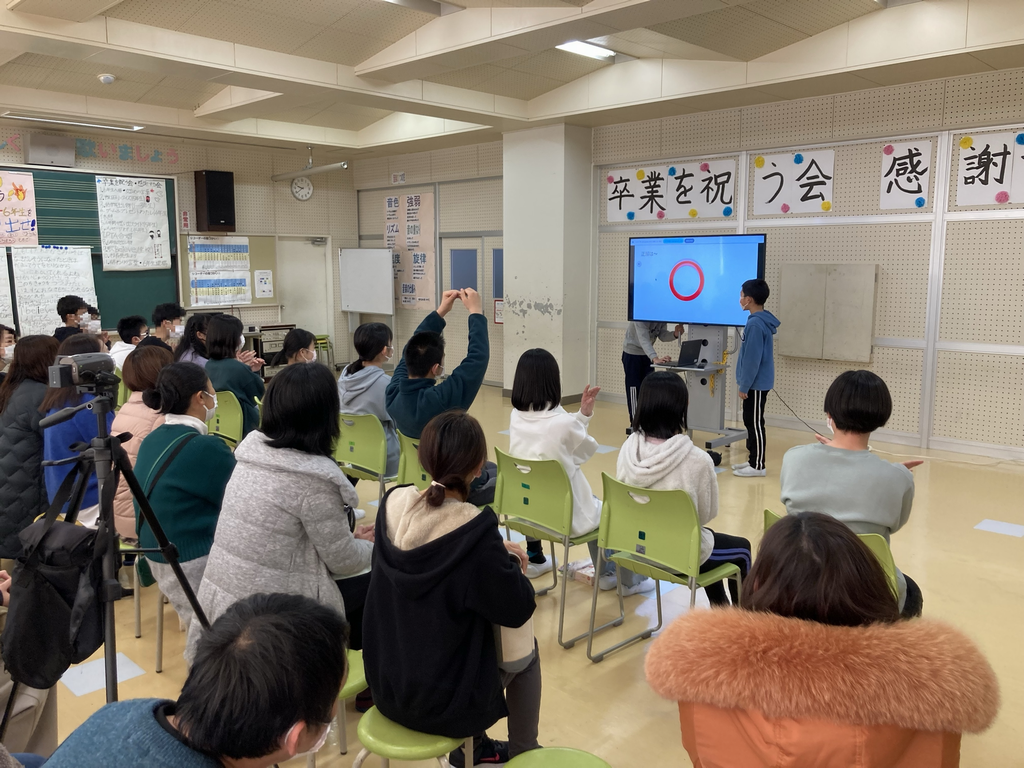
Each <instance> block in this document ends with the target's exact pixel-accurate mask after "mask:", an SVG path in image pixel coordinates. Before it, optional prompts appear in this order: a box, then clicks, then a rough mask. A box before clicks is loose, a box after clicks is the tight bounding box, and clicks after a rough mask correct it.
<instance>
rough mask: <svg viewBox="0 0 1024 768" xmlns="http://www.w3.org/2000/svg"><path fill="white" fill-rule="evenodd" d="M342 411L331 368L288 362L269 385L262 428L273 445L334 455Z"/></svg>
mask: <svg viewBox="0 0 1024 768" xmlns="http://www.w3.org/2000/svg"><path fill="white" fill-rule="evenodd" d="M211 325H212V324H211ZM340 413H341V399H340V397H339V396H338V383H337V381H335V379H334V374H333V373H331V370H330V368H328V367H327V366H326V365H289V366H288V367H287V368H285V369H284V370H283V371H281V372H280V373H278V374H277V375H276V376H274V378H273V379H271V380H270V384H269V385H268V386H267V392H266V395H265V396H264V398H263V423H262V425H261V426H260V430H261V431H262V432H263V434H265V435H266V436H267V437H269V438H270V441H269V442H268V443H267V444H268V445H269V446H270V447H272V448H294V449H295V450H297V451H305V452H306V453H312V454H313V455H315V456H333V455H334V445H335V443H337V442H338V437H339V435H340V434H341V425H340V424H339V423H338V416H339V414H340Z"/></svg>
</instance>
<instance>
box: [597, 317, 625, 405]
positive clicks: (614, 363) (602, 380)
mask: <svg viewBox="0 0 1024 768" xmlns="http://www.w3.org/2000/svg"><path fill="white" fill-rule="evenodd" d="M625 334H626V332H625V331H624V330H621V329H619V328H598V329H597V381H595V382H594V383H595V384H596V385H597V386H599V387H600V388H601V391H602V392H605V393H607V394H609V395H625V394H626V382H625V379H624V378H623V376H624V374H623V372H622V340H623V338H624V337H625Z"/></svg>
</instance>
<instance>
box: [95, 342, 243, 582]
mask: <svg viewBox="0 0 1024 768" xmlns="http://www.w3.org/2000/svg"><path fill="white" fill-rule="evenodd" d="M136 353H137V354H136ZM173 359H174V357H173V355H171V352H170V350H167V349H164V348H163V347H142V348H141V349H137V350H136V351H135V352H133V353H132V354H130V355H128V357H127V358H126V359H125V361H124V369H123V370H122V371H121V378H122V379H123V381H124V385H125V386H126V387H127V388H128V391H129V392H131V395H130V396H129V398H128V401H127V402H125V403H124V404H123V405H122V406H121V407H120V408H119V409H118V411H117V413H116V414H114V423H113V425H112V426H111V427H110V432H111V434H114V435H120V434H122V433H123V432H128V433H130V434H131V436H132V439H131V440H129V441H128V442H126V443H122V444H121V445H122V446H124V449H125V451H126V452H127V454H128V458H129V459H131V462H132V466H133V467H134V466H135V461H136V459H137V458H138V455H139V446H141V445H142V441H143V440H144V439H145V438H146V435H148V434H149V433H150V432H152V431H153V430H154V429H156V428H157V427H159V426H160V425H161V424H163V423H164V417H163V414H161V413H160V412H159V411H158V410H156V409H153V408H150V407H149V406H148V405H146V404H145V403H144V402H143V398H142V393H143V392H144V391H145V390H147V389H153V387H155V386H156V382H157V377H158V376H159V375H160V371H162V370H163V369H164V368H166V367H167V366H168V365H170V364H171V361H172V360H173ZM221 442H223V441H221ZM143 490H145V489H143ZM114 526H115V527H116V528H117V532H118V534H120V536H121V538H122V539H126V540H129V541H134V540H135V538H136V533H135V508H134V506H132V492H131V490H130V489H129V488H128V480H127V479H126V478H125V477H124V476H122V477H121V480H120V482H119V483H118V486H117V493H116V494H115V496H114ZM196 583H198V582H196ZM165 594H166V593H165Z"/></svg>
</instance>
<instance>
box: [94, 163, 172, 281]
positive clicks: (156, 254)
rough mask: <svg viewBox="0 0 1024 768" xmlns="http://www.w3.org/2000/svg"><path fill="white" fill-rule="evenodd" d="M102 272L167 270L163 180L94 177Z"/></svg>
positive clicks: (169, 234)
mask: <svg viewBox="0 0 1024 768" xmlns="http://www.w3.org/2000/svg"><path fill="white" fill-rule="evenodd" d="M96 207H97V212H98V214H99V220H100V243H101V248H102V252H103V271H104V272H112V271H139V270H145V269H170V267H171V239H172V238H173V237H174V236H175V234H174V232H171V231H170V230H169V228H168V225H167V183H166V182H165V181H164V180H163V179H135V178H127V177H124V176H97V177H96Z"/></svg>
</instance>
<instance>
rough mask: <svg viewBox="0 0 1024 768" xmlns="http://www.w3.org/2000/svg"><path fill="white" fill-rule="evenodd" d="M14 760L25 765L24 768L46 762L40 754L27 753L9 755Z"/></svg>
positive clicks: (35, 767)
mask: <svg viewBox="0 0 1024 768" xmlns="http://www.w3.org/2000/svg"><path fill="white" fill-rule="evenodd" d="M11 757H13V758H14V759H15V760H17V761H18V762H19V763H21V764H22V765H24V766H25V768H39V766H41V765H43V764H44V763H45V762H46V758H45V757H43V756H42V755H29V754H21V753H17V754H13V755H11Z"/></svg>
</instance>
